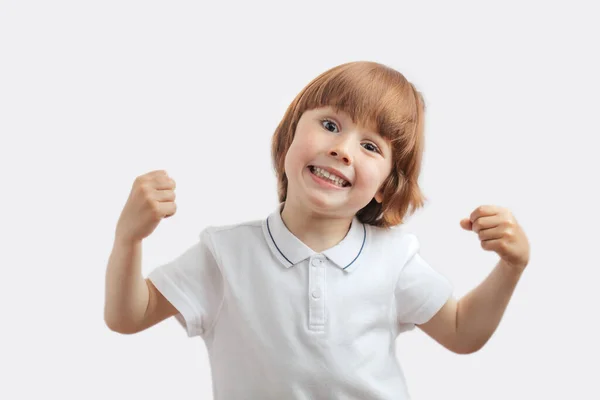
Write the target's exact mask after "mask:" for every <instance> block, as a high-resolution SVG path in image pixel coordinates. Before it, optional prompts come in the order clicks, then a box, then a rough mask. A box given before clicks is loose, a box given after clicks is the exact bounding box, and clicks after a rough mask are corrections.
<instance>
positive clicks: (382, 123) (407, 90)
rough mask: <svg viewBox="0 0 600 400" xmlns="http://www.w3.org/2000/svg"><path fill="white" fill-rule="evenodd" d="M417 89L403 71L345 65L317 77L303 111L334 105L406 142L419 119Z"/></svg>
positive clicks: (356, 120)
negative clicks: (401, 72) (406, 136)
mask: <svg viewBox="0 0 600 400" xmlns="http://www.w3.org/2000/svg"><path fill="white" fill-rule="evenodd" d="M416 95H417V92H416V91H415V90H414V88H413V87H412V85H411V84H410V83H409V82H408V81H407V80H406V78H404V76H403V75H402V74H400V73H399V72H398V71H395V70H393V69H391V68H388V67H386V66H384V65H381V64H377V63H370V62H366V63H349V64H342V65H340V66H338V67H336V68H333V69H332V70H330V71H328V72H327V73H324V74H321V75H320V76H318V77H317V78H315V79H314V80H313V81H312V82H311V83H310V84H309V85H308V86H307V87H306V90H305V93H304V95H303V96H302V98H301V99H300V102H299V103H298V109H299V110H301V111H302V112H303V111H306V110H312V109H314V108H320V107H327V106H330V107H332V108H333V109H335V110H336V111H338V112H339V111H344V112H345V113H347V114H348V115H349V116H350V117H351V118H352V121H353V122H354V123H355V124H358V125H361V126H363V127H367V128H371V129H375V130H376V132H377V133H379V134H380V135H381V136H382V137H383V138H384V139H386V140H389V141H390V142H396V141H403V140H402V139H403V138H404V137H405V135H407V134H409V135H410V133H411V132H407V128H409V127H411V128H412V127H414V126H415V124H416V122H417V119H418V110H417V102H418V101H419V100H421V99H419V100H417V99H416V98H415V96H416Z"/></svg>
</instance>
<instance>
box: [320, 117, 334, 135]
mask: <svg viewBox="0 0 600 400" xmlns="http://www.w3.org/2000/svg"><path fill="white" fill-rule="evenodd" d="M323 122H325V123H329V124H332V125H333V126H335V127H336V128H337V125H336V124H335V122H333V121H331V120H330V119H327V118H325V119H322V120H321V124H323ZM325 129H327V128H325ZM327 130H328V131H329V129H327ZM329 132H331V131H329Z"/></svg>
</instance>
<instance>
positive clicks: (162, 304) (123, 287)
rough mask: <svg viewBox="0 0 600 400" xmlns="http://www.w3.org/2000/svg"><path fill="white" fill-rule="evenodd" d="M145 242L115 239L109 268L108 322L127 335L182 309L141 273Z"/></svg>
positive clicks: (106, 311)
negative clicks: (178, 308)
mask: <svg viewBox="0 0 600 400" xmlns="http://www.w3.org/2000/svg"><path fill="white" fill-rule="evenodd" d="M141 264H142V242H141V241H136V242H123V241H119V240H115V243H114V246H113V251H112V253H111V255H110V259H109V262H108V266H107V269H106V287H105V290H106V296H105V305H104V321H105V323H106V325H107V326H108V327H109V328H110V329H111V330H113V331H115V332H119V333H123V334H133V333H137V332H141V331H143V330H145V329H147V328H149V327H151V326H153V325H156V324H157V323H159V322H161V321H163V320H164V319H166V318H168V317H170V316H173V315H175V314H177V313H178V310H177V309H176V308H175V307H174V306H173V305H172V304H171V303H170V302H169V301H168V300H167V299H166V298H165V297H164V296H163V295H162V294H161V293H160V292H159V291H158V290H157V289H156V287H155V286H154V284H153V283H152V282H151V281H150V280H149V279H144V278H143V277H142V273H141Z"/></svg>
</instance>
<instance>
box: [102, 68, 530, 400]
mask: <svg viewBox="0 0 600 400" xmlns="http://www.w3.org/2000/svg"><path fill="white" fill-rule="evenodd" d="M423 113H424V103H423V99H422V97H421V95H420V93H419V92H417V91H416V89H415V88H414V86H413V85H412V84H411V83H409V82H408V81H407V80H406V79H405V78H404V76H403V75H402V74H400V73H399V72H397V71H395V70H393V69H391V68H389V67H386V66H383V65H381V64H377V63H373V62H355V63H348V64H343V65H340V66H338V67H335V68H333V69H331V70H329V71H327V72H325V73H323V74H321V75H320V76H318V77H317V78H315V79H314V80H313V81H312V82H311V83H309V85H308V86H307V87H306V88H304V89H303V90H302V91H301V92H300V94H299V95H298V96H297V97H296V99H295V100H294V101H293V102H292V104H291V105H290V106H289V108H288V110H287V111H286V114H285V116H284V118H283V120H282V121H281V123H280V124H279V126H278V127H277V130H276V131H275V134H274V136H273V144H272V155H273V163H274V167H275V171H276V173H277V177H278V192H279V202H280V204H279V205H278V206H277V207H276V209H275V210H273V212H272V213H271V214H270V215H269V216H268V217H267V218H265V219H262V220H258V221H250V222H245V223H240V224H236V225H231V226H220V227H208V228H205V229H204V230H203V231H202V233H201V234H200V240H199V242H198V243H197V244H196V245H194V246H192V247H191V248H189V249H188V250H187V251H186V252H185V253H183V254H182V255H180V256H179V257H177V258H176V259H175V260H173V261H172V262H171V263H168V264H166V265H163V266H161V267H159V268H156V269H155V270H153V271H152V272H151V273H150V275H149V276H148V278H147V279H145V280H144V279H143V277H142V275H141V241H142V240H143V238H145V237H147V236H148V235H150V234H151V233H152V232H153V231H154V229H155V228H156V226H157V225H158V223H159V222H160V221H161V220H162V218H167V217H169V216H171V215H173V214H174V213H175V203H174V200H175V194H174V189H175V182H174V181H173V180H172V179H171V178H170V177H168V176H167V174H166V173H165V172H164V171H153V172H150V173H148V174H145V175H142V176H140V177H138V178H137V179H136V181H135V183H134V186H133V189H132V191H131V194H130V197H129V199H128V201H127V203H126V205H125V207H124V209H123V212H122V214H121V216H120V218H119V222H118V224H117V230H116V234H115V244H114V249H113V252H112V254H111V257H110V260H109V264H108V267H107V276H106V305H105V320H106V323H107V325H108V326H109V327H110V328H111V329H112V330H114V331H117V332H121V333H135V332H140V331H142V330H144V329H146V328H148V327H150V326H153V325H155V324H157V323H158V322H160V321H162V320H164V319H166V318H168V317H170V316H175V317H176V319H177V320H178V321H179V322H180V323H181V325H182V326H183V327H184V328H185V329H186V331H187V334H188V335H189V336H190V337H191V336H201V337H202V338H203V339H204V341H205V344H206V346H207V349H208V354H209V358H210V365H211V369H212V377H213V391H214V398H215V399H408V398H409V394H408V390H407V387H406V383H405V380H404V376H403V373H402V370H401V367H400V365H399V363H398V360H397V358H396V352H395V339H396V338H397V336H398V334H399V333H401V332H402V331H406V330H410V329H413V328H414V327H415V326H419V328H421V329H422V330H423V331H424V332H426V333H427V334H428V335H430V336H431V337H432V338H433V339H435V340H436V341H437V342H439V343H440V344H441V345H443V346H444V347H446V348H448V349H449V350H451V351H453V352H456V353H460V354H466V353H471V352H474V351H477V350H478V349H480V348H481V347H482V346H483V345H484V344H485V343H486V341H487V340H488V339H489V338H490V336H491V335H492V333H493V332H494V331H495V329H496V327H497V326H498V323H499V321H500V319H501V317H502V314H503V312H504V310H505V308H506V306H507V304H508V301H509V299H510V297H511V295H512V292H513V290H514V288H515V286H516V284H517V282H518V280H519V278H520V276H521V274H522V272H523V270H524V269H525V267H526V265H527V264H528V262H529V244H528V241H527V238H526V236H525V234H524V232H523V230H522V228H521V227H520V226H519V225H518V224H517V222H516V220H515V218H514V217H513V216H512V215H511V213H510V212H509V211H508V210H506V209H504V208H502V207H497V206H481V207H478V208H477V209H475V210H474V211H473V213H472V214H471V215H470V217H469V218H468V219H464V220H462V221H461V226H462V227H463V228H464V229H467V230H472V231H474V232H476V233H478V235H479V238H480V240H481V246H482V247H483V248H484V249H485V250H491V251H495V252H496V253H498V255H499V256H500V261H499V262H498V264H497V266H496V267H495V269H494V270H493V271H492V272H491V273H490V275H489V276H488V277H487V278H486V279H485V280H484V282H482V283H481V284H480V285H479V286H478V287H477V288H475V289H474V290H473V291H471V292H470V293H468V294H467V295H466V296H464V297H463V298H462V299H460V301H456V300H455V299H454V298H453V297H452V286H451V284H450V283H449V282H448V281H447V280H446V279H445V278H444V277H443V276H441V275H440V274H439V273H437V272H436V271H435V270H434V269H432V268H431V267H430V266H429V265H428V264H427V262H426V261H425V260H423V258H422V257H421V256H420V254H419V242H418V240H417V238H416V237H415V236H414V235H413V234H410V233H407V232H405V231H404V230H402V229H396V228H393V227H397V226H399V225H401V224H402V223H403V221H404V219H405V217H406V216H407V214H408V212H409V211H408V209H409V208H411V209H412V211H414V210H416V209H417V208H419V207H422V206H423V203H424V196H423V195H422V193H421V191H420V189H419V186H418V184H417V180H418V176H419V172H420V168H421V159H422V152H423V141H424V138H423V132H424V130H423Z"/></svg>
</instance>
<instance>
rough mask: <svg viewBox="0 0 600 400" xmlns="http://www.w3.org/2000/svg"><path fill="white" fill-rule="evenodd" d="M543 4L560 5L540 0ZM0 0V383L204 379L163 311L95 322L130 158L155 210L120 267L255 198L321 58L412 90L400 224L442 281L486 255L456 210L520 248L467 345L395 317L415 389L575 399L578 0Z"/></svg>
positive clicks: (115, 392)
mask: <svg viewBox="0 0 600 400" xmlns="http://www.w3.org/2000/svg"><path fill="white" fill-rule="evenodd" d="M559 4H560V5H559ZM566 4H567V3H566V2H542V1H537V2H536V1H518V2H516V1H508V2H506V1H505V2H502V4H500V3H487V2H486V3H485V4H484V2H475V1H472V2H465V1H453V2H442V1H439V2H427V1H423V2H418V5H417V2H398V1H388V2H381V1H371V2H370V3H366V2H361V3H357V4H356V5H355V4H351V3H348V2H342V1H335V2H333V1H319V2H309V1H302V2H299V1H298V2H275V1H273V2H264V1H263V2H260V1H253V2H243V1H237V2H233V3H219V2H212V3H208V2H193V1H182V2H157V1H103V2H79V1H53V2H42V1H19V2H17V1H1V2H0V134H1V135H2V137H1V142H0V143H1V144H0V164H1V165H0V167H1V171H2V173H1V177H2V179H1V184H0V185H1V187H2V189H1V194H0V209H1V210H2V214H3V216H2V222H0V234H1V237H0V239H1V241H0V248H1V251H0V255H1V257H2V264H1V268H2V278H1V283H2V284H1V289H0V296H1V302H0V307H1V308H2V309H1V317H2V326H3V328H2V329H1V337H2V340H1V341H0V354H1V356H0V367H1V370H2V376H3V378H2V384H1V385H0V397H2V398H5V399H34V398H49V397H52V398H54V397H57V398H58V397H60V398H63V399H82V398H85V399H107V398H111V399H141V398H144V399H164V398H188V399H189V398H197V399H207V398H211V393H212V392H211V390H212V389H211V377H210V368H209V363H208V358H207V353H206V349H205V347H204V343H203V342H202V339H200V338H195V339H188V338H187V336H186V334H185V332H184V330H183V329H182V328H181V327H180V326H179V324H178V323H177V322H176V321H175V319H174V318H169V319H168V320H166V321H164V322H162V323H160V324H159V325H157V326H154V327H153V328H151V329H149V330H147V331H144V332H142V333H139V334H136V335H131V336H127V335H120V334H117V333H114V332H112V331H110V330H109V329H108V328H107V327H106V326H105V324H104V320H103V306H104V278H105V270H106V264H107V261H108V257H109V255H110V252H111V249H112V242H113V239H114V230H115V226H116V222H117V220H118V217H119V215H120V212H121V209H122V207H123V205H124V204H125V201H126V200H127V197H128V195H129V191H130V189H131V186H132V184H133V181H134V179H135V178H136V177H137V176H138V175H141V174H144V173H146V172H149V171H151V170H155V169H165V170H167V172H168V173H169V174H170V175H171V177H173V178H174V179H175V180H176V182H177V189H176V193H177V205H178V210H177V213H176V215H175V216H173V217H172V218H170V219H167V220H164V221H163V222H162V223H161V224H160V225H159V227H158V228H157V230H156V231H155V232H154V233H153V234H152V235H151V236H150V237H148V238H147V239H146V240H145V241H144V244H143V272H144V275H147V274H148V273H149V272H150V271H151V270H152V269H154V268H156V267H157V266H159V265H161V264H163V263H166V262H169V261H171V260H173V259H174V258H175V257H177V256H178V255H179V254H181V253H182V252H183V251H184V250H185V249H187V248H188V247H189V246H191V245H192V244H193V243H195V242H196V241H197V240H198V234H199V233H200V231H201V230H202V229H203V228H204V227H206V226H208V225H225V224H232V223H237V222H242V221H247V220H254V219H260V218H264V217H266V216H267V215H268V213H270V212H271V211H272V210H273V209H274V207H275V206H276V204H277V196H276V181H275V175H274V173H273V171H272V168H271V159H270V140H271V135H272V133H273V131H274V129H275V127H276V126H277V124H278V123H279V121H280V120H281V118H282V117H283V114H284V112H285V110H286V108H287V106H288V105H289V103H290V102H291V101H292V100H293V99H294V97H295V96H296V94H297V93H298V92H299V91H300V90H301V89H302V88H303V87H304V86H305V85H306V84H307V83H308V82H309V81H310V80H312V79H313V78H314V77H316V76H317V75H318V74H320V73H321V72H324V71H325V70H327V69H329V68H331V67H334V66H336V65H338V64H341V63H345V62H349V61H358V60H370V61H377V62H381V63H383V64H386V65H388V66H391V67H393V68H395V69H397V70H399V71H400V72H402V73H403V74H404V75H405V76H406V77H407V79H408V80H410V81H411V82H412V83H413V84H415V86H416V87H417V89H418V90H420V91H421V92H422V93H423V95H424V97H425V100H426V103H427V114H426V149H425V158H424V165H423V172H422V176H421V180H420V182H421V185H422V187H423V190H424V193H425V195H426V196H427V197H428V199H429V201H428V203H427V204H426V207H425V208H424V209H422V210H420V211H419V212H418V213H416V214H415V215H413V216H412V217H411V218H410V220H409V221H408V224H407V225H408V226H407V229H408V230H409V231H412V232H414V233H415V234H416V235H417V236H418V238H419V240H420V242H421V254H422V256H423V257H424V259H425V260H427V261H428V262H429V263H430V264H431V265H432V266H433V267H434V268H435V269H437V270H438V271H440V273H442V274H444V275H445V276H447V277H448V278H449V279H450V281H451V282H452V284H453V285H454V288H455V295H456V296H457V297H460V296H462V295H464V294H466V293H467V292H468V291H469V290H471V289H472V288H474V287H475V286H476V285H477V284H479V283H480V282H481V281H482V280H483V279H484V278H485V277H486V276H487V274H488V273H489V272H490V271H491V269H492V268H493V267H494V265H495V263H496V261H497V260H498V256H497V255H496V254H495V253H492V252H487V251H484V250H483V249H482V248H481V247H480V244H479V240H478V238H477V236H476V234H474V233H472V232H467V231H464V230H462V228H461V227H460V225H459V221H460V220H461V219H462V218H465V217H468V216H469V214H470V213H471V212H472V211H473V210H474V209H475V208H476V207H477V206H479V205H482V204H494V205H499V206H502V207H507V208H509V209H510V210H511V211H512V212H513V214H514V215H515V217H516V218H517V221H519V222H520V223H521V224H522V226H523V227H524V230H525V232H526V233H527V235H528V237H529V240H530V243H531V260H530V264H529V266H528V268H527V270H526V272H525V274H524V275H523V277H522V279H521V281H520V282H519V284H518V286H517V289H516V291H515V293H514V296H513V298H512V300H511V302H510V304H509V306H508V309H507V311H506V313H505V315H504V318H503V319H502V321H501V323H500V326H499V328H498V330H497V331H496V333H495V334H494V336H493V337H492V339H491V340H490V341H489V342H488V344H487V345H486V346H485V347H484V348H483V349H482V350H481V351H479V352H477V353H475V354H471V355H466V356H465V355H462V356H461V355H456V354H453V353H451V352H449V351H448V350H446V349H444V348H443V347H441V346H440V345H439V344H437V343H436V342H435V341H433V340H432V339H430V338H429V337H428V336H426V335H425V334H424V333H423V332H422V331H420V330H419V329H415V330H414V331H411V332H409V333H406V334H402V335H401V336H400V338H399V339H398V347H399V348H398V357H399V360H400V362H401V365H402V367H403V368H404V371H405V374H406V378H407V381H408V385H409V390H410V392H411V394H412V396H413V398H414V399H439V398H449V399H487V400H492V399H507V398H511V399H532V398H537V399H542V398H562V399H565V398H571V399H575V398H576V399H598V398H600V391H599V389H598V387H597V382H596V380H597V373H598V368H597V360H598V358H600V351H599V345H598V342H597V340H598V337H599V333H600V332H599V328H598V326H599V325H598V315H599V313H598V305H599V296H598V289H597V288H598V278H599V277H600V274H599V272H598V267H600V263H599V262H598V248H599V244H598V241H599V239H600V235H599V234H598V227H599V226H600V219H599V217H598V213H597V207H598V204H599V200H600V197H599V195H598V177H597V175H598V172H600V162H599V160H598V156H597V152H598V149H599V146H598V134H599V132H600V129H599V127H600V124H599V123H598V119H597V115H598V111H597V110H598V106H599V102H598V92H599V90H600V79H599V78H598V71H599V70H600V65H599V62H598V58H597V39H594V38H597V37H600V28H599V27H598V24H597V14H595V13H594V12H593V8H592V6H591V2H584V1H572V2H569V3H568V6H567V5H566Z"/></svg>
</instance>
